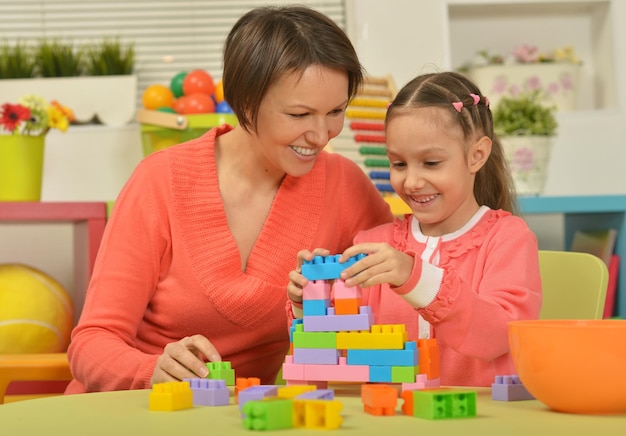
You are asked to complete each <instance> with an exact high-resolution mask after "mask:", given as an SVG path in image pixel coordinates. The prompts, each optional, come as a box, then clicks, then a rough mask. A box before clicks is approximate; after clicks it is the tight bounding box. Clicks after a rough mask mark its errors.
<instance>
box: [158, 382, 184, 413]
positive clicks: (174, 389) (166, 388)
mask: <svg viewBox="0 0 626 436" xmlns="http://www.w3.org/2000/svg"><path fill="white" fill-rule="evenodd" d="M191 407H193V392H192V390H191V387H190V386H189V382H184V381H183V382H166V383H156V384H154V385H153V386H152V392H150V405H149V408H150V410H155V411H161V412H163V411H165V412H170V411H173V410H182V409H190V408H191Z"/></svg>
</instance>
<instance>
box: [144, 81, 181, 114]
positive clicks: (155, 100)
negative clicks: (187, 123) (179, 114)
mask: <svg viewBox="0 0 626 436" xmlns="http://www.w3.org/2000/svg"><path fill="white" fill-rule="evenodd" d="M141 102H142V103H143V107H144V109H149V110H156V109H159V108H162V107H172V105H173V104H174V93H173V92H172V90H171V89H170V88H168V87H167V86H165V85H160V84H154V85H150V86H148V87H147V88H146V89H145V91H144V92H143V94H142V96H141Z"/></svg>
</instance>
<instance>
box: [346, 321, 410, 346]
mask: <svg viewBox="0 0 626 436" xmlns="http://www.w3.org/2000/svg"><path fill="white" fill-rule="evenodd" d="M405 342H407V332H406V327H405V325H404V324H374V325H373V326H372V328H371V329H370V331H369V332H337V348H340V349H346V350H347V349H357V350H383V349H389V350H402V349H404V343H405Z"/></svg>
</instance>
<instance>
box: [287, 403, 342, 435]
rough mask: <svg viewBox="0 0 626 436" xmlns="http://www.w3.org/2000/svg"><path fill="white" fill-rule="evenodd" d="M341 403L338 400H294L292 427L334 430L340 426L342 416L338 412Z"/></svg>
mask: <svg viewBox="0 0 626 436" xmlns="http://www.w3.org/2000/svg"><path fill="white" fill-rule="evenodd" d="M342 409H343V404H341V402H340V401H338V400H294V401H293V426H294V428H308V429H314V430H334V429H337V428H339V427H341V424H342V423H343V418H342V417H341V415H340V414H339V412H341V410H342Z"/></svg>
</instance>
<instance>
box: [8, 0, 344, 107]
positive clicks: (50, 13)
mask: <svg viewBox="0 0 626 436" xmlns="http://www.w3.org/2000/svg"><path fill="white" fill-rule="evenodd" d="M289 3H295V2H293V1H291V2H290V1H276V0H274V1H268V0H180V1H176V0H105V1H98V0H20V1H16V0H0V42H5V41H6V42H8V43H14V42H16V41H22V42H24V43H27V44H35V43H36V42H37V41H39V40H40V39H41V38H58V39H60V40H61V41H67V42H74V43H76V44H84V43H89V42H98V41H101V40H102V38H104V37H107V38H108V37H118V38H119V39H120V41H121V42H122V43H129V42H132V43H133V44H134V46H135V73H136V75H137V81H138V89H137V93H138V94H137V95H138V102H140V96H141V94H142V93H143V90H144V89H145V88H146V87H147V86H148V85H150V84H153V83H162V84H165V85H169V82H170V80H171V79H172V77H174V75H176V74H177V73H179V72H181V71H190V70H192V69H204V70H206V71H208V72H210V73H211V75H212V76H213V77H214V78H215V79H216V80H218V79H219V78H220V77H221V71H222V47H223V43H224V40H225V39H226V36H227V34H228V32H229V31H230V29H231V28H232V26H233V25H234V24H235V22H236V21H237V19H238V18H239V17H241V15H243V14H244V13H245V12H247V11H248V10H250V9H252V8H254V7H257V6H262V5H268V4H271V5H284V4H289ZM297 3H298V4H305V5H308V6H310V7H312V8H314V9H317V10H319V11H320V12H323V13H325V14H326V15H328V16H329V17H331V18H332V19H333V20H334V21H335V22H336V23H337V24H338V25H339V26H340V27H341V28H343V29H345V28H346V19H345V4H344V3H345V1H344V0H326V1H320V0H317V1H315V0H300V1H298V2H297Z"/></svg>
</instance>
